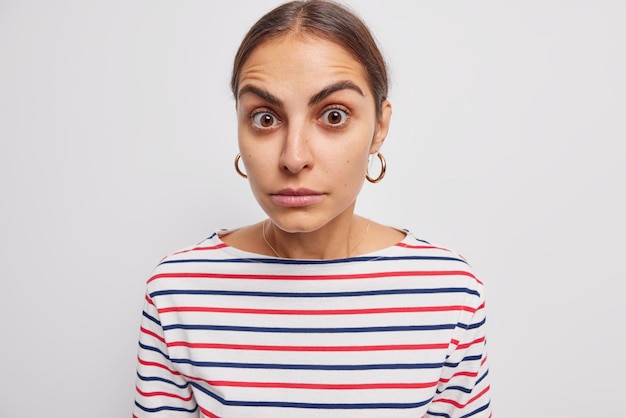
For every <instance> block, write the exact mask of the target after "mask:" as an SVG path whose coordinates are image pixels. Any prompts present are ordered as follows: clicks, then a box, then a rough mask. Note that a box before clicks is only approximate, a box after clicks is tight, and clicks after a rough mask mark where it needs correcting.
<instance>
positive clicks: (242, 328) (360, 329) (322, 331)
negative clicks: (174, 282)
mask: <svg viewBox="0 0 626 418" xmlns="http://www.w3.org/2000/svg"><path fill="white" fill-rule="evenodd" d="M454 328H455V325H454V324H441V325H405V326H384V327H383V326H381V327H352V328H280V327H248V326H235V325H199V324H194V325H191V324H189V325H186V324H172V325H166V326H164V327H163V330H164V331H169V330H172V329H187V330H202V331H241V332H271V333H287V334H343V333H360V332H398V331H440V330H444V329H454Z"/></svg>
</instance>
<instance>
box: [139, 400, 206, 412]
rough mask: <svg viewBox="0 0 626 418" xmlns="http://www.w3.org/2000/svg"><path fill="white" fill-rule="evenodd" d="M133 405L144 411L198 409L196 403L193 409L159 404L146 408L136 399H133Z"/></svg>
mask: <svg viewBox="0 0 626 418" xmlns="http://www.w3.org/2000/svg"><path fill="white" fill-rule="evenodd" d="M135 405H137V406H138V407H139V408H141V409H142V410H144V411H146V412H161V411H177V412H196V410H197V409H198V405H196V406H195V407H194V408H193V409H186V408H177V407H175V406H161V407H158V408H147V407H145V406H143V405H142V404H140V403H139V402H137V401H135Z"/></svg>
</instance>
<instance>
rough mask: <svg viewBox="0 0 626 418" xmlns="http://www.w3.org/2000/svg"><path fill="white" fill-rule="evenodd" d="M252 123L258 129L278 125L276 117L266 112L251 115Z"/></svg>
mask: <svg viewBox="0 0 626 418" xmlns="http://www.w3.org/2000/svg"><path fill="white" fill-rule="evenodd" d="M252 121H253V122H254V124H255V125H257V126H258V127H260V128H271V127H272V126H275V125H276V124H277V123H278V121H277V119H276V117H275V116H274V115H272V114H271V113H268V112H259V113H257V114H255V115H253V116H252Z"/></svg>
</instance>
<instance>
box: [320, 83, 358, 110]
mask: <svg viewBox="0 0 626 418" xmlns="http://www.w3.org/2000/svg"><path fill="white" fill-rule="evenodd" d="M339 90H354V91H356V92H357V93H359V94H360V95H361V96H365V94H363V90H361V88H360V87H359V86H357V85H356V84H354V83H353V82H352V81H349V80H346V81H340V82H338V83H334V84H331V85H330V86H328V87H324V88H323V89H322V90H321V91H320V92H319V93H317V94H316V95H315V96H313V97H311V99H309V106H315V105H316V104H318V103H319V102H321V101H322V100H324V99H325V98H327V97H328V96H330V95H331V94H333V93H335V92H337V91H339Z"/></svg>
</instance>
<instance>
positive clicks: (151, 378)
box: [137, 372, 189, 389]
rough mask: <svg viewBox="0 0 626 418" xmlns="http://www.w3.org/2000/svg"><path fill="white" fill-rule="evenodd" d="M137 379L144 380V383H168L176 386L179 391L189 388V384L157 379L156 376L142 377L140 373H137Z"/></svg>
mask: <svg viewBox="0 0 626 418" xmlns="http://www.w3.org/2000/svg"><path fill="white" fill-rule="evenodd" d="M137 377H138V378H139V379H140V380H143V381H144V382H163V383H167V384H168V385H172V386H176V387H177V388H179V389H185V388H187V387H188V386H189V382H185V383H184V384H178V383H176V382H174V381H172V380H169V379H163V378H162V377H156V376H142V375H140V374H139V372H138V373H137Z"/></svg>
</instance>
